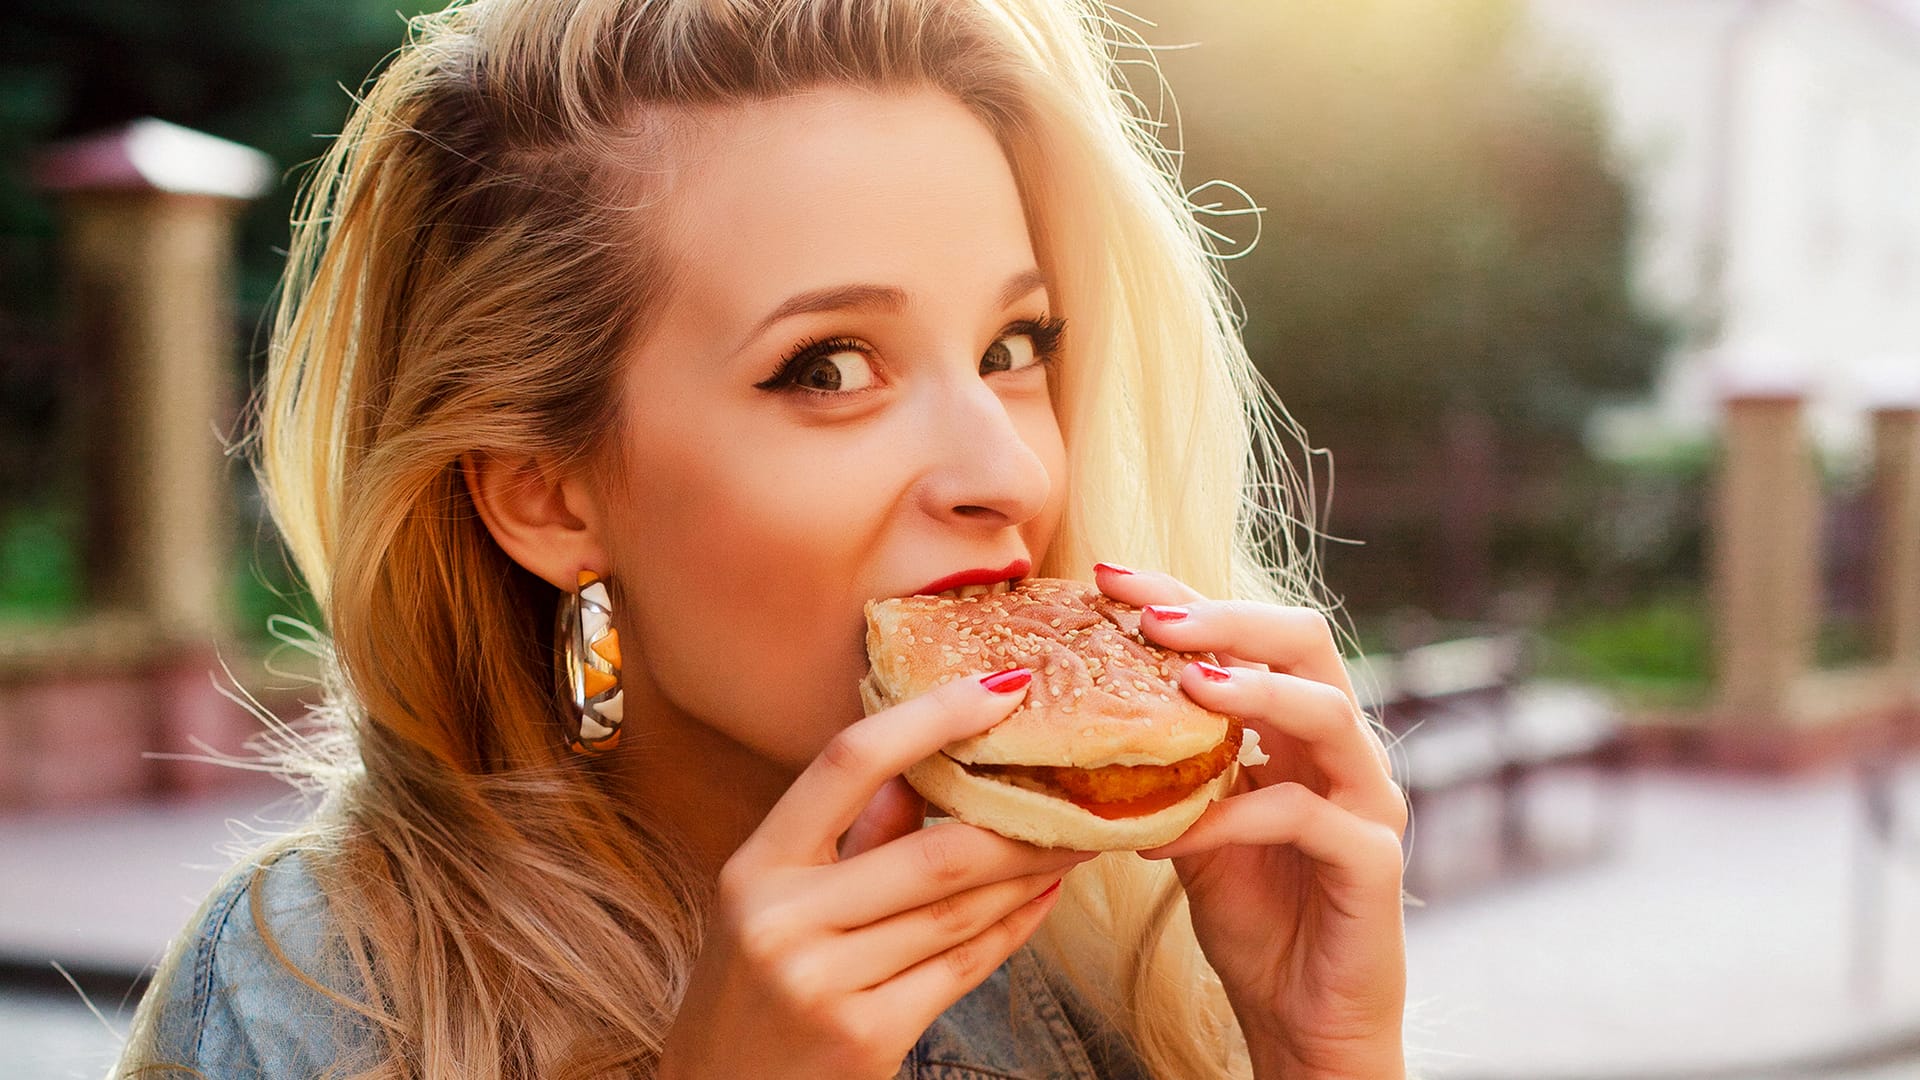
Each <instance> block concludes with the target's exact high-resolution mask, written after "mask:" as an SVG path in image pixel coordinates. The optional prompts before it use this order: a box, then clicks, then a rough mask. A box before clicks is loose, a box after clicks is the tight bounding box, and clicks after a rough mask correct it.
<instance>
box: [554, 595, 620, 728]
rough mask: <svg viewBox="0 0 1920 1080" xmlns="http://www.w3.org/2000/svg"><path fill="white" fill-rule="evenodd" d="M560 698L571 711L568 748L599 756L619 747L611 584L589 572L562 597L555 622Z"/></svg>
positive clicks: (617, 654) (617, 640) (617, 649)
mask: <svg viewBox="0 0 1920 1080" xmlns="http://www.w3.org/2000/svg"><path fill="white" fill-rule="evenodd" d="M553 641H554V651H555V652H556V653H557V654H558V655H557V657H556V659H557V660H558V662H559V663H558V667H559V670H558V672H557V675H558V679H557V680H556V681H557V682H558V684H559V690H560V697H561V699H562V700H563V701H565V702H566V703H567V705H568V706H569V708H570V712H569V714H568V715H569V717H570V723H569V725H568V726H569V727H570V728H572V729H573V730H572V731H570V732H569V733H568V735H567V746H568V748H570V749H571V750H573V752H574V753H576V754H597V753H600V752H601V751H604V750H611V749H613V748H614V747H615V746H617V745H619V743H620V720H621V716H622V713H623V706H622V705H621V701H620V696H621V694H622V693H623V691H622V690H621V687H620V636H619V632H618V631H616V630H615V629H614V628H613V604H612V601H611V600H610V599H609V598H608V596H607V583H606V582H604V581H602V580H600V575H598V574H596V573H594V572H593V571H591V570H582V571H580V583H579V585H577V586H576V587H575V588H574V590H573V591H572V592H570V593H567V594H566V595H565V596H563V597H561V599H560V611H559V614H558V615H557V616H556V617H555V619H554V632H553Z"/></svg>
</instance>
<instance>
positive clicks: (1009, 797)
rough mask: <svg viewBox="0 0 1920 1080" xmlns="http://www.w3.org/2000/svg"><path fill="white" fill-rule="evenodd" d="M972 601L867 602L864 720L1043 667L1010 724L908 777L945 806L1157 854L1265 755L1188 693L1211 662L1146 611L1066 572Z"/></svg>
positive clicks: (975, 591)
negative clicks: (978, 680) (1154, 633)
mask: <svg viewBox="0 0 1920 1080" xmlns="http://www.w3.org/2000/svg"><path fill="white" fill-rule="evenodd" d="M963 592H964V593H966V594H967V595H952V594H949V595H942V596H905V597H899V598H895V599H887V600H872V601H869V602H868V603H867V605H866V619H867V658H868V660H869V662H870V663H871V665H872V669H871V670H870V671H869V672H868V674H867V675H866V677H865V678H864V679H862V680H861V683H860V697H861V702H862V704H863V705H864V707H865V709H866V712H867V714H868V715H872V714H873V713H876V712H879V711H880V710H882V709H885V708H888V707H889V706H892V705H895V704H898V703H899V702H902V701H905V700H907V699H909V698H912V697H914V696H916V695H919V694H922V693H925V692H927V691H929V690H931V689H933V688H934V687H936V686H939V685H941V684H942V683H946V682H949V681H951V680H953V679H956V678H960V677H962V676H964V675H967V674H969V673H973V672H979V671H993V670H999V669H1002V668H1008V667H1016V666H1018V667H1025V668H1029V669H1031V670H1032V671H1033V681H1032V682H1031V683H1030V684H1029V685H1028V689H1027V695H1026V697H1025V699H1024V700H1023V701H1022V702H1021V703H1020V705H1019V707H1017V708H1015V709H1014V711H1013V713H1012V714H1011V715H1009V716H1008V717H1007V718H1006V719H1005V720H1003V721H1001V722H1000V723H999V724H996V725H995V726H994V727H992V728H991V729H989V730H988V731H986V732H984V733H982V734H980V735H976V736H973V737H971V738H967V739H962V740H960V741H959V742H955V743H952V744H949V745H948V746H946V747H945V748H943V749H942V750H940V751H939V752H937V753H934V754H932V755H930V756H929V757H927V758H925V759H924V760H922V761H920V762H918V763H917V764H915V765H914V766H912V767H911V768H909V769H908V770H907V772H906V780H907V782H908V783H909V784H911V785H912V786H913V787H914V789H915V790H916V791H918V792H919V793H920V794H921V795H923V796H925V797H926V799H927V801H928V802H929V803H930V804H932V805H933V806H935V807H937V808H939V809H941V810H942V811H944V812H945V813H947V814H949V815H951V816H953V817H955V818H958V819H960V820H961V821H965V822H969V823H971V824H974V825H979V826H982V827H984V828H988V829H992V830H993V831H995V832H998V833H1001V834H1003V835H1005V836H1010V837H1013V838H1015V839H1018V840H1025V841H1027V842H1029V843H1033V844H1039V845H1042V846H1045V847H1062V848H1075V849H1078V850H1082V851H1111V850H1129V849H1137V848H1146V847H1154V846H1156V845H1159V844H1163V843H1166V842H1167V841H1169V840H1172V839H1173V838H1174V837H1177V836H1179V835H1180V834H1181V833H1183V832H1185V831H1186V830H1187V827H1188V826H1190V825H1192V824H1193V822H1194V821H1195V819H1197V818H1198V817H1199V816H1200V814H1201V813H1202V812H1203V811H1205V810H1206V808H1207V806H1208V804H1210V803H1212V802H1213V801H1214V800H1215V799H1218V798H1221V797H1223V796H1224V795H1225V794H1226V793H1227V791H1228V790H1229V788H1230V787H1231V786H1232V784H1233V782H1234V778H1235V777H1236V775H1237V774H1238V771H1239V768H1240V766H1241V765H1242V764H1255V763H1258V762H1259V761H1264V760H1266V758H1265V756H1264V755H1261V754H1260V753H1259V745H1258V736H1257V734H1256V733H1255V732H1253V731H1252V730H1250V729H1246V728H1243V726H1242V725H1241V723H1240V721H1239V720H1238V719H1236V718H1234V717H1231V716H1227V715H1224V714H1222V713H1217V712H1213V711H1211V710H1208V709H1204V708H1201V707H1200V706H1199V705H1198V704H1196V703H1195V702H1194V701H1193V700H1192V699H1191V698H1189V697H1187V696H1186V694H1185V693H1184V692H1183V691H1182V690H1181V689H1180V686H1179V676H1180V672H1181V670H1182V669H1183V668H1184V667H1185V666H1186V665H1187V664H1188V663H1189V662H1191V661H1194V660H1208V661H1213V660H1214V659H1215V658H1214V657H1213V656H1212V654H1209V653H1186V652H1178V651H1175V650H1172V649H1166V648H1162V647H1161V646H1158V645H1155V644H1153V643H1152V642H1150V641H1148V640H1147V639H1146V638H1145V637H1144V636H1143V635H1142V634H1141V632H1140V609H1139V608H1136V607H1132V606H1130V605H1127V604H1122V603H1120V602H1118V601H1116V600H1114V599H1112V598H1110V597H1108V596H1107V595H1106V594H1104V593H1102V592H1100V590H1099V589H1098V588H1096V587H1095V586H1093V585H1090V584H1087V583H1085V582H1080V581H1068V580H1062V579H1057V578H1027V579H1025V580H1022V581H1019V582H1017V583H1014V584H1012V585H1011V586H1008V585H1004V584H1003V585H1000V586H997V587H996V588H995V589H992V590H983V589H980V588H978V587H975V588H970V589H967V590H963Z"/></svg>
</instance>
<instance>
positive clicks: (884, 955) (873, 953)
mask: <svg viewBox="0 0 1920 1080" xmlns="http://www.w3.org/2000/svg"><path fill="white" fill-rule="evenodd" d="M1061 876H1062V875H1061V872H1057V871H1051V870H1050V871H1047V872H1046V873H1043V874H1028V875H1026V876H1024V877H1017V878H1009V879H1008V880H1006V881H995V882H990V883H988V884H985V885H981V886H978V887H976V888H972V889H968V890H967V891H966V892H962V893H955V894H953V895H952V896H943V897H941V898H940V899H938V900H935V901H934V902H933V903H930V904H926V905H923V906H921V907H917V908H914V909H912V910H910V911H903V912H900V913H899V914H897V915H894V916H892V917H891V918H886V919H882V920H880V921H879V922H876V923H871V924H869V925H867V926H863V927H860V928H859V929H856V930H852V931H849V932H847V933H845V934H841V935H837V936H836V937H835V938H833V939H830V940H831V944H828V945H825V946H823V947H822V949H821V951H820V954H819V957H818V959H817V960H816V961H814V962H818V963H820V964H822V965H823V966H825V967H828V968H830V969H831V970H833V971H834V972H835V973H836V975H838V977H840V978H842V979H844V980H845V982H844V983H843V984H842V985H845V986H848V987H853V988H858V989H865V988H867V987H870V986H874V985H877V984H879V983H882V982H885V981H886V980H888V979H891V978H893V977H894V976H896V975H898V974H900V973H901V972H903V971H905V970H907V969H908V968H910V967H912V966H913V965H915V964H918V963H920V962H921V961H923V960H926V959H927V958H929V957H932V956H937V955H939V954H940V953H944V952H946V951H947V950H948V949H951V948H953V947H954V946H956V945H959V944H961V943H962V942H966V941H970V940H972V939H974V938H976V937H979V936H980V935H981V934H982V933H984V932H986V930H987V929H988V928H989V927H991V926H993V925H994V924H996V923H998V922H1000V920H1002V919H1005V918H1006V917H1007V916H1009V915H1012V914H1014V913H1015V912H1017V911H1019V910H1020V908H1022V907H1024V906H1025V905H1026V904H1027V903H1028V902H1030V901H1032V900H1036V899H1038V898H1039V897H1040V896H1041V894H1042V893H1044V892H1046V891H1047V890H1049V889H1050V888H1052V887H1053V885H1054V884H1055V883H1056V882H1058V881H1060V880H1061Z"/></svg>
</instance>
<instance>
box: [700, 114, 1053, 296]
mask: <svg viewBox="0 0 1920 1080" xmlns="http://www.w3.org/2000/svg"><path fill="white" fill-rule="evenodd" d="M679 156H680V161H681V165H680V167H679V168H677V169H676V170H675V173H674V175H673V177H672V180H671V185H670V192H669V196H668V198H667V199H666V200H664V207H663V208H664V209H665V210H666V212H667V215H666V221H665V226H666V227H665V236H664V240H665V242H666V248H667V252H666V254H667V257H668V258H670V259H672V260H673V262H674V263H675V266H674V277H675V278H676V279H677V280H678V283H679V288H677V289H676V290H675V292H676V294H677V295H678V296H680V297H681V298H683V300H684V301H685V302H687V303H691V304H694V305H696V306H699V307H702V308H705V309H706V314H709V315H711V316H714V317H726V318H727V319H728V320H729V321H735V320H748V319H756V318H758V317H760V316H761V315H764V314H765V313H766V311H767V310H768V309H770V308H772V307H773V306H775V305H777V304H778V303H779V302H780V301H781V300H783V299H785V298H786V297H788V296H789V295H791V294H793V293H794V292H796V291H800V290H803V289H809V288H818V287H822V286H828V285H840V284H846V283H849V282H865V283H876V284H889V285H896V286H899V287H902V288H904V289H906V290H907V291H908V292H909V293H912V294H914V295H915V296H916V298H918V297H920V296H923V295H944V296H947V297H950V298H952V299H955V300H956V301H958V300H960V299H962V298H963V297H967V296H970V293H971V290H973V289H978V290H979V291H980V292H981V293H982V294H985V295H991V294H993V293H996V292H997V291H998V289H999V288H1000V286H1001V285H1002V284H1003V283H1004V282H1005V280H1006V278H1007V276H1008V275H1009V274H1010V273H1013V272H1017V271H1019V270H1023V269H1026V268H1028V267H1030V266H1032V265H1033V253H1032V247H1031V244H1030V241H1029V238H1028V234H1027V223H1026V218H1025V213H1024V210H1023V208H1022V205H1021V202H1020V197H1019V191H1018V188H1017V187H1016V185H1015V183H1014V179H1013V173H1012V170H1011V168H1010V166H1009V165H1008V163H1007V160H1006V157H1005V155H1004V154H1003V152H1002V150H1001V147H1000V145H999V143H998V141H997V140H996V139H995V137H994V135H993V133H992V132H991V131H989V130H988V129H987V127H986V126H985V125H984V124H983V123H982V122H981V121H980V120H979V119H978V118H976V117H975V116H974V115H973V114H972V113H971V112H969V111H968V110H967V109H966V107H965V106H964V105H962V104H961V103H960V102H959V101H958V100H956V99H954V98H952V97H951V96H949V95H946V94H944V93H941V92H939V91H935V90H931V89H924V90H923V89H902V90H889V91H867V90H859V89H851V88H830V89H819V90H813V91H808V92H806V93H802V94H796V95H792V96H790V97H783V98H778V99H773V100H770V101H764V102H754V103H751V104H745V105H734V106H727V107H725V108H719V109H714V110H711V111H708V112H706V113H704V114H702V115H701V116H699V117H698V118H697V122H696V123H695V124H694V125H693V126H692V128H691V130H690V131H689V132H688V134H687V136H686V141H685V142H684V143H683V149H682V153H681V154H680V155H679Z"/></svg>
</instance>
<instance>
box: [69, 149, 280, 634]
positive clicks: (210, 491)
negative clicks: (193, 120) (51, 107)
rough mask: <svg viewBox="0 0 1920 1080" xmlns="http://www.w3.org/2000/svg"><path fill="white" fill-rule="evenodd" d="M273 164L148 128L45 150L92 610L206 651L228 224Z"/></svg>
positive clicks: (229, 360)
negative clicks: (69, 333) (77, 435)
mask: <svg viewBox="0 0 1920 1080" xmlns="http://www.w3.org/2000/svg"><path fill="white" fill-rule="evenodd" d="M272 175H273V174H272V167H271V164H270V163H269V162H268V160H267V159H266V157H265V156H264V155H262V154H260V153H259V152H258V151H255V150H251V149H249V148H247V147H244V146H240V145H238V144H235V143H230V142H227V141H225V140H223V139H216V138H214V137H212V136H210V135H203V134H200V133H198V132H194V131H189V130H187V129H185V128H180V127H176V126H174V125H172V124H167V123H163V122H161V121H158V120H139V121H135V122H134V123H132V124H129V125H128V126H126V127H124V128H121V129H119V130H116V131H112V132H108V133H106V134H103V135H98V136H93V137H90V138H83V139H78V140H74V141H72V142H68V143H63V144H60V145H57V146H54V147H50V148H49V149H48V150H46V151H45V152H44V153H43V154H42V155H41V156H40V158H39V160H38V161H37V163H36V170H35V179H36V180H37V181H38V182H39V184H40V186H41V187H42V188H43V189H45V190H47V191H49V192H52V193H54V194H55V195H56V196H57V197H58V199H59V205H60V210H61V217H62V225H63V234H64V235H63V241H62V242H63V244H64V247H65V263H66V266H65V270H66V275H67V281H68V285H69V300H70V307H71V311H70V315H71V317H72V319H73V323H74V326H75V327H76V330H77V337H78V345H79V361H80V363H81V365H82V366H83V372H82V375H83V379H84V384H85V385H84V386H82V388H81V389H82V391H83V393H84V394H85V396H86V399H87V400H85V401H82V402H78V403H76V404H77V405H78V406H79V411H80V414H81V416H82V419H83V423H84V428H85V430H84V431H83V432H82V440H81V445H82V446H83V447H84V450H83V451H82V453H83V455H84V457H85V459H86V460H85V467H86V480H87V486H88V497H89V503H90V505H89V509H88V513H87V515H86V536H85V538H84V542H83V547H84V551H85V564H86V571H85V573H86V579H87V582H88V586H89V591H90V594H91V595H90V597H89V600H90V602H91V603H92V604H93V605H94V606H95V607H96V608H111V609H121V610H127V611H131V612H134V613H137V614H138V615H140V616H142V617H143V618H144V619H145V620H147V622H148V624H149V625H150V626H151V628H152V631H153V632H154V633H155V634H156V635H157V636H159V637H160V638H162V639H164V640H172V641H178V642H191V643H196V644H200V645H202V646H204V645H207V644H209V643H211V642H212V641H213V640H214V639H216V638H218V637H219V636H221V634H222V633H223V631H224V630H225V629H226V624H227V617H226V600H227V594H228V592H229V581H230V575H229V573H228V565H229V550H228V549H229V546H230V543H229V535H228V534H229V533H230V532H231V530H232V520H233V515H232V512H231V509H230V506H229V500H228V497H227V475H226V469H227V460H226V458H225V456H224V453H223V447H222V446H221V443H220V438H221V436H222V435H224V434H226V433H228V432H229V431H230V430H231V427H232V414H233V405H234V403H235V402H236V401H237V400H238V396H237V394H236V393H235V388H234V385H233V383H234V380H233V374H232V373H233V367H234V364H233V326H234V323H233V317H232V311H231V298H232V296H233V293H234V270H233V264H234V257H233V251H234V246H235V242H234V241H235V237H234V231H235V226H236V220H237V218H238V216H239V214H240V212H241V211H242V210H243V209H244V208H245V205H246V202H247V201H248V200H249V199H252V198H254V197H256V196H258V195H259V194H260V193H261V192H263V191H264V190H266V188H267V186H268V184H269V183H270V182H271V180H272Z"/></svg>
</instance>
